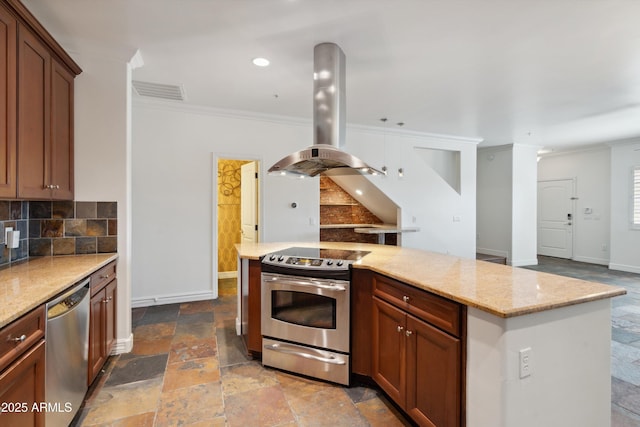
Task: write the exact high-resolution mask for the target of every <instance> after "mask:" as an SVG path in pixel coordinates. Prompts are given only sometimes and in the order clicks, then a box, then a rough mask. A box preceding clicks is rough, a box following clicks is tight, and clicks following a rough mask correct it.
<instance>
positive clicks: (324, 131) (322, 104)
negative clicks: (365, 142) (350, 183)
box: [269, 43, 383, 177]
mask: <svg viewBox="0 0 640 427" xmlns="http://www.w3.org/2000/svg"><path fill="white" fill-rule="evenodd" d="M345 106H346V97H345V56H344V52H342V49H340V47H339V46H338V45H336V44H334V43H321V44H318V45H316V46H315V48H314V50H313V145H312V146H310V147H307V148H305V149H304V150H301V151H297V152H295V153H292V154H290V155H288V156H286V157H284V158H283V159H282V160H280V161H279V162H277V163H276V164H274V165H273V166H271V168H270V169H269V174H271V175H292V176H310V177H313V176H316V175H318V174H320V173H323V172H327V171H329V170H331V173H332V174H354V173H359V174H371V175H377V174H380V175H382V174H383V173H382V172H380V171H379V170H377V169H374V168H372V167H371V166H369V165H367V164H366V163H364V162H363V161H362V160H360V159H359V158H357V157H355V156H352V155H351V154H349V153H347V152H344V151H342V150H340V146H341V145H342V143H343V141H344V138H345V128H346V121H345V111H346V108H345Z"/></svg>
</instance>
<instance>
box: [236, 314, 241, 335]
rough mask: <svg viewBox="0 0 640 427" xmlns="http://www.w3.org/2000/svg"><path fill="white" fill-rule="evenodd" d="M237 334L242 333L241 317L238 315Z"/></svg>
mask: <svg viewBox="0 0 640 427" xmlns="http://www.w3.org/2000/svg"><path fill="white" fill-rule="evenodd" d="M236 335H242V322H241V321H240V318H239V317H236Z"/></svg>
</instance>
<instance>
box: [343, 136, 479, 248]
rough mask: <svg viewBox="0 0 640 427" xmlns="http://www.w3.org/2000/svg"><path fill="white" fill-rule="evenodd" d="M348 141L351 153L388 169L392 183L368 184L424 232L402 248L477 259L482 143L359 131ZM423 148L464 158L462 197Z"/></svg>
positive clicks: (406, 223) (405, 238) (408, 236)
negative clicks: (478, 158) (427, 159)
mask: <svg viewBox="0 0 640 427" xmlns="http://www.w3.org/2000/svg"><path fill="white" fill-rule="evenodd" d="M346 139H347V143H346V144H345V147H344V148H345V150H347V151H349V152H350V153H352V154H354V155H356V156H358V157H361V158H363V159H366V161H367V162H368V163H369V164H371V165H372V166H379V167H382V165H385V166H387V168H388V174H387V176H386V177H367V179H369V180H370V181H371V182H373V183H374V184H375V185H376V186H377V187H378V188H380V189H381V190H382V191H383V192H384V193H385V194H387V196H389V198H390V199H391V200H393V202H394V203H396V204H397V205H398V206H399V207H400V209H401V210H402V213H401V219H400V224H399V225H400V226H401V227H418V228H419V229H420V231H419V232H416V233H413V232H410V233H404V234H402V236H401V239H402V246H406V247H411V248H416V249H424V250H429V251H434V252H440V253H449V254H452V255H457V256H461V257H466V258H475V233H476V231H475V230H476V221H475V216H476V149H477V143H478V141H477V140H470V139H463V138H448V137H445V136H436V135H426V134H417V133H411V132H393V133H391V132H388V131H385V132H381V131H379V130H376V129H371V128H364V127H355V126H353V127H349V128H348V129H347V138H346ZM385 145H386V147H385ZM422 148H433V149H437V150H449V151H458V152H460V178H459V183H460V192H459V193H458V192H457V191H456V189H454V188H452V187H451V185H450V184H449V183H448V182H447V181H445V179H443V178H442V176H440V175H439V174H438V172H436V171H435V170H433V169H432V168H431V167H430V166H429V165H428V164H427V162H425V160H424V158H423V156H421V155H420V154H419V153H420V151H422V150H421V149H422ZM400 168H402V169H403V172H404V176H403V177H399V175H398V169H400Z"/></svg>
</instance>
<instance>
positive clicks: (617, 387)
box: [525, 256, 640, 427]
mask: <svg viewBox="0 0 640 427" xmlns="http://www.w3.org/2000/svg"><path fill="white" fill-rule="evenodd" d="M525 268H528V269H531V270H537V271H545V272H549V273H554V274H559V275H561V276H570V277H575V278H578V279H584V280H590V281H594V282H600V283H607V284H611V285H617V286H621V287H624V288H625V289H626V290H627V294H626V295H623V296H619V297H616V298H613V299H612V300H611V426H612V427H632V426H633V427H638V426H640V274H633V273H625V272H622V271H615V270H609V269H608V268H607V267H606V266H602V265H596V264H586V263H582V262H576V261H570V260H565V259H560V258H551V257H541V256H538V265H537V266H531V267H525Z"/></svg>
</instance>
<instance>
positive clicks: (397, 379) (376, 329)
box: [372, 298, 407, 408]
mask: <svg viewBox="0 0 640 427" xmlns="http://www.w3.org/2000/svg"><path fill="white" fill-rule="evenodd" d="M405 326H406V314H405V313H404V312H403V311H401V310H398V309H397V308H395V307H394V306H392V305H390V304H387V303H386V302H384V301H381V300H379V299H378V298H374V299H373V349H372V353H373V375H372V378H373V380H374V381H375V382H376V383H377V384H378V385H379V386H380V387H381V388H382V389H383V390H384V391H385V392H386V393H387V394H388V395H389V397H390V398H391V399H393V400H394V401H395V402H396V403H398V404H399V405H400V406H402V407H403V408H404V406H405V405H404V402H405V401H406V390H407V384H406V383H407V377H406V373H407V369H406V353H407V346H406V339H405V334H404V329H405Z"/></svg>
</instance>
